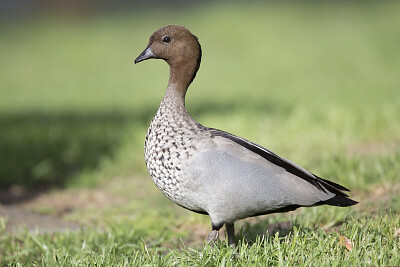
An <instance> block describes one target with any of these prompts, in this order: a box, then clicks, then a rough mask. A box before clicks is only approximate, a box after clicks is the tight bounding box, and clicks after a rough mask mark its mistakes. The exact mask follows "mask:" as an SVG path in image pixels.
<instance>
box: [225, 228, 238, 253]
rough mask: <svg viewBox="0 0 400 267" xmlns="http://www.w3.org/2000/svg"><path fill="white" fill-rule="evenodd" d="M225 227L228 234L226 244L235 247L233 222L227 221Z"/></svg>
mask: <svg viewBox="0 0 400 267" xmlns="http://www.w3.org/2000/svg"><path fill="white" fill-rule="evenodd" d="M225 227H226V233H227V234H228V245H229V246H231V247H233V248H236V242H235V226H234V224H233V223H227V224H225Z"/></svg>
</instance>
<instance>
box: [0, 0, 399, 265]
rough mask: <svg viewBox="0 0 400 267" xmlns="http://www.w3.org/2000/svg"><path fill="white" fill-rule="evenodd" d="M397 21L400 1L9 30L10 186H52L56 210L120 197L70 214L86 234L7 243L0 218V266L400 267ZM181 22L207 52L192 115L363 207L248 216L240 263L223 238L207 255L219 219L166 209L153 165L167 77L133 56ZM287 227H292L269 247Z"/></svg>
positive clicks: (3, 136) (163, 14) (254, 8)
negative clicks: (276, 230)
mask: <svg viewBox="0 0 400 267" xmlns="http://www.w3.org/2000/svg"><path fill="white" fill-rule="evenodd" d="M399 12H400V4H399V3H398V2H395V1H386V2H379V3H374V2H364V3H361V2H360V3H358V2H352V3H346V2H338V3H333V2H332V3H331V2H323V3H317V2H302V3H297V2H285V3H274V2H271V3H266V4H265V3H246V5H245V6H242V5H240V4H239V3H236V4H230V5H228V4H225V5H224V4H208V5H204V6H201V7H196V8H187V9H179V10H173V9H168V10H156V11H152V12H150V10H148V11H146V12H137V13H133V14H130V13H128V12H126V13H123V14H109V15H97V16H91V17H88V18H79V17H77V18H74V19H71V18H70V17H62V16H60V17H56V16H54V15H46V16H45V15H43V16H41V17H40V18H33V19H26V20H21V21H16V22H9V23H3V24H2V25H0V34H1V36H2V42H0V60H1V64H0V94H1V97H0V187H2V188H8V187H10V186H12V185H19V186H23V187H26V188H28V189H32V188H35V187H42V186H46V187H52V186H56V187H57V188H59V189H57V190H55V189H54V190H53V191H51V192H50V195H53V197H54V198H55V199H56V198H57V196H58V195H59V194H61V195H62V194H71V195H72V196H74V195H75V194H76V195H79V192H81V191H82V190H87V189H86V188H85V187H87V186H88V185H90V186H92V187H93V188H92V189H90V190H93V191H90V192H91V193H93V194H94V192H97V191H102V190H103V191H104V190H105V189H104V188H106V193H104V194H105V195H108V196H109V199H110V200H115V201H110V203H107V204H104V205H103V206H102V207H98V206H94V207H93V206H90V204H91V203H90V201H88V202H89V203H87V205H82V206H79V207H76V208H75V209H74V210H73V211H72V212H70V213H68V214H66V215H64V218H65V219H66V220H72V221H79V222H81V223H82V224H83V225H84V227H83V228H82V229H81V230H80V231H77V232H68V231H67V232H56V233H48V234H39V233H35V232H26V231H24V230H23V229H22V230H21V231H18V232H15V233H12V234H10V233H6V232H5V231H4V225H3V224H7V219H6V218H3V219H2V218H0V220H2V221H1V223H0V224H1V225H3V226H2V228H1V229H2V230H0V265H1V264H4V265H13V264H14V265H18V264H24V263H25V264H26V265H28V266H30V265H35V264H36V265H48V266H87V265H89V266H90V265H102V266H110V265H116V266H117V265H121V266H124V265H125V266H131V265H206V266H213V265H228V266H230V265H243V266H248V265H315V266H321V265H329V266H331V265H333V266H335V265H340V266H343V265H348V264H350V265H399V264H400V257H399V254H400V251H399V250H400V238H399V237H395V231H396V229H398V228H400V208H399V207H400V202H399V197H398V196H399V181H400V177H399V173H400V165H399V164H398V163H399V162H400V146H399V144H400V138H399V137H400V121H399V120H398V119H397V117H399V115H398V114H400V94H399V89H400V75H399V73H400V54H399V53H398V44H399V43H400V33H399V31H398V29H399V26H400V18H399V16H398V13H399ZM172 23H174V24H175V23H176V24H183V25H186V26H187V27H188V28H189V29H190V30H191V31H192V32H193V33H195V34H196V35H197V36H198V37H199V40H200V42H201V44H202V48H203V59H202V65H201V68H200V70H199V73H198V75H197V77H196V80H195V81H194V83H193V85H192V86H191V88H190V90H189V92H188V95H187V107H188V110H189V112H190V113H191V114H192V115H193V117H195V118H196V119H197V120H198V121H200V122H201V123H203V124H204V125H206V126H210V127H215V128H220V129H223V130H226V131H228V132H231V133H234V134H237V135H239V136H242V137H245V138H247V139H250V140H252V141H255V142H257V143H259V144H261V145H263V146H265V147H267V148H269V149H271V150H272V151H274V152H276V153H278V154H280V155H282V156H284V157H286V158H288V159H291V160H292V161H294V162H296V163H299V164H300V165H302V166H304V167H306V168H307V169H310V170H312V172H313V173H316V174H318V175H319V176H321V177H325V178H327V179H331V180H334V181H336V182H339V183H341V184H343V185H345V186H346V187H349V188H351V189H352V191H353V192H352V193H351V195H352V196H353V197H354V198H355V199H357V200H360V201H362V202H361V203H360V204H359V205H358V206H357V207H352V208H345V209H340V208H334V207H318V208H309V209H301V210H300V211H298V212H295V213H290V214H282V215H276V216H267V217H265V216H264V217H260V218H258V219H253V220H250V222H248V221H242V222H240V223H238V224H237V228H236V230H237V235H238V237H239V249H238V254H239V255H238V257H237V258H236V259H235V258H232V254H233V251H232V249H230V248H227V247H226V246H225V244H224V243H223V242H221V243H219V244H218V245H217V246H216V247H212V248H211V247H209V246H207V245H206V246H203V244H202V240H204V236H205V234H206V232H207V230H208V229H209V220H208V218H207V217H205V216H201V215H197V214H192V213H190V212H188V211H185V210H183V209H181V208H179V207H176V206H175V205H174V204H172V203H170V202H169V201H168V200H167V199H166V198H165V197H164V196H162V194H161V193H160V192H158V190H157V189H156V188H155V186H154V185H152V182H151V180H150V179H149V178H148V177H147V176H148V175H147V173H146V170H145V166H144V162H143V161H144V160H143V142H144V135H145V131H146V128H147V125H148V124H149V122H150V120H151V118H152V116H153V115H154V113H155V111H156V109H157V106H158V104H159V102H160V101H161V98H162V96H163V94H164V89H165V87H166V82H167V78H168V68H167V65H166V64H165V63H164V62H161V61H147V62H144V63H141V64H139V65H134V64H133V59H134V58H135V57H136V56H137V55H138V54H139V53H140V52H141V51H142V50H143V49H144V48H145V46H146V44H147V41H148V38H149V36H150V34H151V33H152V32H153V31H154V30H155V29H157V28H160V27H162V26H164V25H167V24H172ZM116 177H118V178H117V179H116ZM71 192H72V193H71ZM75 192H77V193H75ZM119 199H121V200H119ZM37 210H42V211H44V210H45V211H49V212H50V213H51V212H52V211H53V210H54V207H53V206H52V203H46V205H44V206H41V207H39V208H37ZM284 221H291V222H293V227H292V228H290V229H286V231H284V232H282V231H281V235H272V236H266V237H263V234H265V232H266V229H267V228H268V225H271V224H275V223H279V222H284ZM339 235H343V236H346V237H347V238H349V239H350V240H352V241H353V242H354V249H353V250H352V251H347V250H346V249H345V248H344V247H343V246H341V245H340V244H339Z"/></svg>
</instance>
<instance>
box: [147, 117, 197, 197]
mask: <svg viewBox="0 0 400 267" xmlns="http://www.w3.org/2000/svg"><path fill="white" fill-rule="evenodd" d="M201 127H202V126H201V125H199V124H198V123H196V122H195V121H194V120H193V119H191V118H185V116H181V115H180V114H168V113H163V112H160V111H159V112H157V114H156V116H155V117H154V118H153V120H152V122H151V123H150V127H149V129H148V130H147V134H146V140H145V149H144V155H145V161H146V166H147V169H148V171H149V174H150V176H151V178H152V179H153V181H154V183H155V184H156V185H157V187H158V188H159V189H160V190H161V191H162V192H163V193H164V194H165V195H166V196H167V197H168V198H170V199H171V200H172V201H174V202H178V203H179V202H181V200H182V198H184V195H185V194H184V192H182V190H181V189H182V183H184V182H185V177H184V173H183V172H182V165H183V164H185V162H187V161H188V160H189V159H190V158H191V157H192V156H193V154H194V153H196V146H195V143H194V142H195V139H196V137H197V135H198V134H199V133H200V132H201Z"/></svg>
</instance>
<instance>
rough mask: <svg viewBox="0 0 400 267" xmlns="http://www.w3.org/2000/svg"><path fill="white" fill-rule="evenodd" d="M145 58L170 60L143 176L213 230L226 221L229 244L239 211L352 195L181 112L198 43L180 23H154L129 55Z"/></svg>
mask: <svg viewBox="0 0 400 267" xmlns="http://www.w3.org/2000/svg"><path fill="white" fill-rule="evenodd" d="M165 36H167V37H168V38H171V39H170V40H172V38H174V39H176V40H177V41H176V43H175V46H172V47H171V46H170V47H168V46H165V45H164V44H161V45H160V44H159V43H157V41H159V40H158V39H160V40H162V42H164V38H165ZM170 36H171V37H170ZM182 36H183V37H184V38H183V37H182ZM185 38H186V39H185ZM169 42H170V41H168V42H166V43H169ZM185 42H187V43H189V44H190V45H186V43H185ZM154 43H155V44H154ZM172 44H173V43H171V44H170V45H172ZM185 45H186V46H185ZM168 49H171V50H168ZM174 49H175V50H174ZM196 49H197V52H196ZM154 50H157V51H158V53H159V55H157V54H156V53H155V52H154ZM171 51H172V52H171ZM187 51H190V53H193V54H194V56H193V57H191V54H190V53H188V52H187ZM174 53H175V54H174ZM185 53H186V54H187V55H186V54H185ZM185 56H186V58H185ZM147 58H163V59H165V60H166V61H167V62H168V63H169V65H170V67H171V74H170V81H169V84H168V87H167V91H166V94H165V97H164V99H163V100H162V102H161V104H160V107H159V110H158V112H157V114H156V116H155V117H154V118H153V120H152V122H151V124H150V127H149V129H148V132H147V135H146V142H145V160H146V165H147V168H148V170H149V173H150V176H151V177H152V179H153V181H154V183H155V184H156V185H157V187H158V188H159V189H160V190H161V191H162V192H163V193H164V194H165V195H166V196H167V197H168V198H169V199H171V200H172V201H173V202H175V203H176V204H178V205H180V206H182V207H184V208H187V209H189V210H192V211H195V212H199V213H204V214H208V215H209V216H210V217H211V221H212V226H213V232H215V231H218V230H219V229H220V228H221V227H222V226H223V225H224V224H226V225H227V230H228V237H229V243H230V244H234V238H233V223H234V222H235V221H236V220H239V219H243V218H246V217H251V216H256V215H261V214H269V213H274V212H283V211H290V210H294V209H296V208H298V207H302V206H316V205H322V204H328V205H334V206H350V205H354V204H356V203H357V202H356V201H353V200H351V199H349V198H348V196H347V194H345V193H344V192H343V191H348V189H346V188H345V187H343V186H341V185H338V184H336V183H333V182H330V181H327V180H324V179H322V178H319V177H317V176H315V175H313V174H312V173H310V172H308V171H307V170H305V169H303V168H302V167H300V166H298V165H297V164H295V163H292V162H290V161H288V160H286V159H284V158H281V157H279V156H278V155H276V154H274V153H273V152H271V151H269V150H267V149H265V148H263V147H261V146H259V145H257V144H254V143H252V142H250V141H248V140H245V139H243V138H240V137H237V136H234V135H231V134H229V133H226V132H223V131H220V130H216V129H211V128H207V127H204V126H202V125H201V124H199V123H198V122H196V121H195V120H194V119H193V118H192V117H191V116H190V115H189V114H188V112H187V110H186V107H185V101H184V98H185V94H186V90H187V87H188V86H189V84H190V83H191V81H192V80H193V78H194V76H195V74H196V72H197V69H198V67H199V64H200V58H201V49H200V45H199V44H198V42H197V38H196V37H195V36H193V35H192V34H191V33H190V32H189V31H188V30H187V29H186V28H184V27H181V26H174V25H172V26H167V27H164V28H162V29H160V30H158V31H156V32H155V33H154V34H153V35H152V37H151V38H150V41H149V46H148V48H147V49H146V50H145V51H144V52H143V53H142V54H141V55H140V56H139V57H138V58H137V59H136V61H135V62H140V61H142V60H145V59H147ZM217 233H218V232H216V233H214V235H211V239H216V238H217V236H218V234H217ZM209 238H210V235H209Z"/></svg>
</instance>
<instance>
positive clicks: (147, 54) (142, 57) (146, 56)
mask: <svg viewBox="0 0 400 267" xmlns="http://www.w3.org/2000/svg"><path fill="white" fill-rule="evenodd" d="M149 58H154V54H153V51H151V47H150V46H148V47H147V48H146V49H145V50H144V51H143V52H142V53H141V54H140V55H139V56H138V57H137V58H136V59H135V64H136V63H139V62H140V61H143V60H146V59H149Z"/></svg>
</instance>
